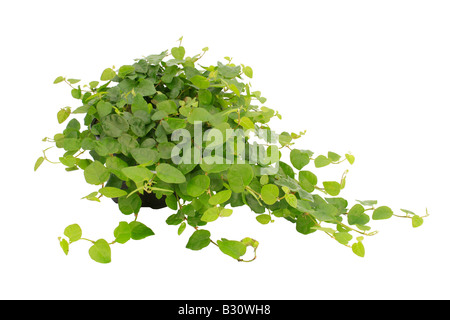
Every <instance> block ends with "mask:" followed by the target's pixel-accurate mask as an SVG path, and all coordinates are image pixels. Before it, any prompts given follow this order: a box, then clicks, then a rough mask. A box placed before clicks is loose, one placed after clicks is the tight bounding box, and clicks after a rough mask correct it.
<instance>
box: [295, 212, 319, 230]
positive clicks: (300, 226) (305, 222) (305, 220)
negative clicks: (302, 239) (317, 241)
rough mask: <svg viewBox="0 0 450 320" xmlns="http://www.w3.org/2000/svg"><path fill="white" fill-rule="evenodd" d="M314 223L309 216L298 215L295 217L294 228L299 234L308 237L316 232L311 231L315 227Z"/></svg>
mask: <svg viewBox="0 0 450 320" xmlns="http://www.w3.org/2000/svg"><path fill="white" fill-rule="evenodd" d="M314 222H315V220H314V219H313V218H312V217H311V216H309V215H306V214H305V215H299V216H298V217H297V221H296V224H295V228H296V230H297V231H298V232H299V233H301V234H303V235H308V234H311V233H314V232H316V231H317V230H316V229H312V228H313V227H314V226H315V223H314Z"/></svg>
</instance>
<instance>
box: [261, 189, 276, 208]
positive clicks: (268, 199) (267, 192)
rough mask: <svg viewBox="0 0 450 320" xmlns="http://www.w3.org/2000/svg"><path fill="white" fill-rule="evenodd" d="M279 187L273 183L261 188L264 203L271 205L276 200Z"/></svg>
mask: <svg viewBox="0 0 450 320" xmlns="http://www.w3.org/2000/svg"><path fill="white" fill-rule="evenodd" d="M279 194H280V189H279V188H278V187H277V186H276V185H274V184H266V185H264V186H263V187H262V189H261V197H262V199H263V201H264V202H265V203H267V204H268V205H272V204H274V203H275V202H277V200H278V195H279Z"/></svg>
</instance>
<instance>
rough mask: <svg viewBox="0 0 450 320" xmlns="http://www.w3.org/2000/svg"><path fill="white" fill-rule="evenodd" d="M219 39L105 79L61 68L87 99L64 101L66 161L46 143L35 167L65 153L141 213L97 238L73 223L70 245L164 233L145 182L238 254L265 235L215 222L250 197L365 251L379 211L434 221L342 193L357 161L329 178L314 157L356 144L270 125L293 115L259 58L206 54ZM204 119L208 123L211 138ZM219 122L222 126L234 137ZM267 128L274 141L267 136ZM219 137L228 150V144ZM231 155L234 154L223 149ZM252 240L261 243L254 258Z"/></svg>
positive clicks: (303, 230) (194, 239) (104, 247)
mask: <svg viewBox="0 0 450 320" xmlns="http://www.w3.org/2000/svg"><path fill="white" fill-rule="evenodd" d="M207 50H208V48H204V49H203V50H202V53H201V54H197V55H195V56H193V57H188V56H186V53H185V49H184V47H183V46H182V45H181V39H180V43H179V46H177V47H174V48H172V49H171V50H170V52H169V51H164V52H162V53H160V54H155V55H149V56H147V57H145V58H142V59H136V60H135V62H134V63H133V64H130V65H124V66H121V67H119V68H115V67H111V68H107V69H105V70H104V71H103V72H102V73H101V75H100V79H99V80H100V81H92V82H89V83H88V84H86V85H80V84H79V83H80V80H78V79H71V78H66V77H58V78H56V80H55V81H54V83H55V84H56V83H66V84H67V85H69V86H70V90H71V95H72V97H73V98H74V99H76V100H77V102H78V103H79V107H77V108H72V107H64V108H62V109H61V110H60V111H59V112H58V113H57V121H58V123H60V124H63V123H64V124H65V129H64V130H63V131H62V132H61V133H58V134H56V135H54V137H53V138H45V139H44V141H46V142H50V143H53V144H54V145H55V147H56V148H58V149H60V150H62V151H63V152H64V154H63V155H62V156H61V157H60V158H59V161H50V160H49V159H48V157H47V153H46V151H47V150H48V149H50V148H48V149H46V150H44V152H43V155H42V156H41V157H39V159H38V160H37V161H36V164H35V167H34V169H35V171H36V170H37V169H38V168H39V167H40V166H41V165H42V163H43V162H44V161H48V162H51V163H61V164H62V165H63V166H65V170H66V171H77V170H82V171H83V174H84V178H85V180H86V183H87V184H89V185H91V186H95V187H96V188H98V190H97V191H95V192H92V193H90V194H88V195H86V196H84V197H83V199H87V200H90V201H97V202H100V200H101V198H115V199H118V208H119V210H120V211H121V212H122V213H123V214H124V215H127V216H128V215H134V219H133V220H132V221H131V222H127V221H122V222H120V223H119V225H118V226H117V228H116V229H115V230H114V232H113V235H114V237H113V238H112V241H110V242H108V241H106V240H104V239H99V240H95V241H94V240H89V239H85V238H83V237H82V230H81V228H80V227H79V226H78V225H76V224H74V225H71V226H68V227H67V228H66V229H65V231H64V236H65V238H61V237H60V238H59V240H60V245H61V248H62V249H63V251H64V253H65V254H68V253H69V247H70V246H71V245H72V243H74V242H77V241H80V240H86V241H90V242H91V243H92V247H91V248H90V249H89V255H90V257H91V258H92V259H93V260H95V261H97V262H99V263H109V262H110V261H111V248H110V246H111V245H112V244H116V243H119V244H125V243H126V242H128V241H130V240H142V239H144V238H147V237H149V236H152V235H154V232H153V231H152V230H151V229H150V228H149V227H147V226H146V225H144V224H143V223H142V222H139V221H137V219H138V216H139V213H140V211H141V207H142V200H141V195H142V194H144V193H154V194H155V195H156V197H157V198H163V199H165V202H166V204H167V206H168V207H169V208H170V209H172V210H173V211H174V213H173V214H171V215H170V216H169V217H168V218H167V223H168V224H169V225H173V226H177V228H178V229H177V230H178V234H179V235H180V234H182V233H183V232H186V231H187V230H186V227H187V226H188V225H189V226H190V227H192V228H193V229H194V230H193V233H192V235H191V236H190V238H189V241H188V243H187V245H186V247H187V248H188V249H191V250H201V249H203V248H205V247H207V246H209V245H210V244H213V245H215V246H217V247H218V249H220V251H222V252H223V253H225V254H226V255H228V256H230V257H232V258H233V259H236V260H238V261H252V260H254V259H255V258H256V249H257V248H258V245H259V243H258V241H256V240H254V239H251V238H244V239H242V240H241V241H236V240H228V239H224V238H222V239H220V240H216V241H214V240H213V239H212V236H211V233H210V232H209V231H208V230H206V229H205V228H206V226H207V224H208V223H217V221H219V220H221V219H227V217H229V216H230V215H231V214H232V213H233V210H235V208H236V207H240V206H247V207H249V208H250V209H251V210H252V211H253V212H254V213H255V218H256V219H255V220H256V221H258V222H259V223H261V224H270V223H272V222H274V220H275V219H282V220H285V221H289V223H292V226H293V229H295V230H297V232H299V233H300V234H302V235H309V234H312V233H314V232H317V231H319V232H323V233H324V234H326V235H327V236H329V237H330V238H332V239H334V240H336V241H337V242H338V243H340V244H342V245H344V246H347V247H349V248H351V249H352V251H353V252H354V253H355V254H356V255H358V256H361V257H362V256H364V255H365V249H364V246H363V243H362V241H363V239H364V236H371V235H374V234H375V233H376V232H373V231H371V227H370V226H369V222H370V221H371V220H383V219H389V218H391V217H392V216H400V217H404V218H410V219H411V221H412V225H413V227H418V226H420V225H422V223H423V217H420V216H418V215H416V214H415V213H413V212H411V211H409V210H402V211H403V213H404V214H402V215H396V214H394V212H393V210H391V209H390V208H389V207H387V206H377V201H358V203H356V204H354V205H353V206H351V205H349V203H348V201H347V200H346V199H344V198H342V197H339V194H340V192H341V190H342V189H343V188H344V187H345V177H346V172H345V173H344V175H343V176H342V178H341V179H340V180H338V181H323V182H322V183H319V181H318V178H317V176H316V174H314V173H313V172H312V171H311V170H312V169H313V168H322V167H325V166H328V165H331V164H339V163H342V162H344V161H347V162H348V163H350V164H353V163H354V161H355V158H354V156H353V155H351V154H345V156H343V157H342V156H341V155H338V154H336V153H334V152H329V153H328V154H326V155H317V156H315V155H314V153H313V152H312V151H310V150H300V149H296V148H295V147H294V143H295V140H297V139H299V138H300V137H301V136H302V135H303V134H304V132H300V133H289V132H282V133H280V134H277V133H275V132H273V131H272V130H270V127H269V125H268V124H269V121H270V120H271V119H272V118H273V117H277V118H279V119H281V115H280V114H279V113H278V112H276V111H274V110H273V109H270V108H268V107H266V106H264V104H265V102H266V99H265V98H264V97H262V96H261V93H260V92H259V91H253V90H252V88H251V85H250V84H249V83H248V82H246V80H248V79H250V78H252V77H253V70H252V68H251V67H249V66H246V65H237V64H234V63H233V62H232V59H231V58H229V57H226V58H225V61H224V62H223V63H222V62H218V63H217V65H211V66H203V65H201V64H199V63H198V61H199V59H200V58H201V57H202V56H203V55H204V54H205V53H206V51H207ZM69 119H70V120H69ZM79 119H80V120H79ZM212 129H215V131H214V130H212ZM180 130H185V132H186V131H187V132H188V133H189V134H190V135H191V136H193V137H194V139H192V140H195V141H194V143H193V145H192V146H191V147H189V148H190V150H189V151H191V155H190V156H189V160H192V158H195V157H197V161H190V162H189V161H184V162H183V161H181V162H180V161H175V158H176V157H175V158H174V155H175V156H177V155H181V153H180V149H179V144H178V142H179V141H180V140H176V141H174V134H175V133H177V132H179V131H180ZM195 130H197V131H200V132H201V136H200V138H199V139H197V137H196V135H195ZM230 130H234V131H236V130H238V131H239V130H240V132H242V133H243V134H242V139H241V140H240V141H237V140H238V139H237V138H236V136H233V135H231V136H228V135H227V132H229V131H230ZM214 133H221V134H222V138H221V139H218V138H217V135H216V134H214ZM255 136H256V138H261V139H263V141H262V142H255V141H256V140H257V139H256V138H255ZM213 137H216V138H213ZM178 138H180V137H178ZM181 138H182V137H181ZM261 139H260V140H261ZM230 141H231V143H229V142H230ZM185 142H186V141H185ZM189 142H192V141H191V140H189ZM255 146H256V147H257V148H259V149H258V150H259V152H257V155H256V156H255V154H254V153H253V154H252V153H251V152H243V151H249V150H250V149H252V147H255ZM219 147H221V148H222V150H224V149H225V151H226V155H218V151H217V150H219V149H218V148H219ZM51 148H52V147H51ZM184 150H186V149H184ZM252 150H254V149H252ZM183 152H185V151H183ZM279 152H287V153H289V159H290V163H285V162H282V161H275V160H273V159H274V156H276V157H275V158H277V159H278V157H279ZM183 156H184V154H183ZM220 156H222V160H223V161H217V159H218V158H220ZM184 159H185V158H184ZM212 159H215V160H216V161H211V160H212ZM274 167H275V168H276V170H273V168H274ZM249 247H250V248H251V249H252V250H253V251H254V253H255V255H254V257H253V258H252V259H250V260H244V258H243V256H244V254H245V253H246V252H247V248H249Z"/></svg>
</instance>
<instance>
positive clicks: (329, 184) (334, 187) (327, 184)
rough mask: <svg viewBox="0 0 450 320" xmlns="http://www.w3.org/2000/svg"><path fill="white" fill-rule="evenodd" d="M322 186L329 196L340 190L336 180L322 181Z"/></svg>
mask: <svg viewBox="0 0 450 320" xmlns="http://www.w3.org/2000/svg"><path fill="white" fill-rule="evenodd" d="M323 187H324V188H325V191H326V192H327V193H328V194H329V195H331V196H333V197H334V196H337V195H338V194H339V193H340V192H341V184H340V183H338V182H336V181H324V182H323Z"/></svg>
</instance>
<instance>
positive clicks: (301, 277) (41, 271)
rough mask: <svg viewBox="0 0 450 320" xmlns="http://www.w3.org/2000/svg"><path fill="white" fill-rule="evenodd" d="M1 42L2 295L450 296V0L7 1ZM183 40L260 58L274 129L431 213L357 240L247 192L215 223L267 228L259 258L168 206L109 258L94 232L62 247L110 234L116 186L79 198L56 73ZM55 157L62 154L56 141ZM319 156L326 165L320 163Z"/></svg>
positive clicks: (381, 193)
mask: <svg viewBox="0 0 450 320" xmlns="http://www.w3.org/2000/svg"><path fill="white" fill-rule="evenodd" d="M0 12H1V13H0V14H1V19H0V27H1V40H2V41H1V45H2V49H1V51H0V58H1V59H0V63H1V77H0V82H1V83H0V88H1V92H2V97H1V110H2V111H1V118H0V119H1V127H0V130H1V137H2V139H3V143H2V148H1V150H2V151H1V155H2V156H1V157H0V161H1V177H2V184H1V193H0V194H1V195H0V197H1V200H2V201H1V208H0V214H1V218H0V230H1V231H0V298H2V299H448V298H450V294H449V290H448V288H449V286H450V275H449V268H450V258H449V246H448V245H449V236H448V234H447V233H448V228H449V226H450V219H449V204H448V203H449V199H448V189H449V181H450V173H449V169H448V168H449V165H448V160H449V158H450V157H449V156H450V152H449V149H448V138H449V137H450V132H449V128H448V123H449V113H448V108H449V102H450V97H449V93H450V90H449V85H450V58H449V57H450V42H449V36H450V19H449V16H450V3H449V2H448V1H430V0H428V1H412V0H408V1H394V0H389V1H380V0H379V1H361V0H358V1H230V0H229V1H226V2H223V1H168V0H167V1H158V2H155V1H132V0H129V1H125V2H124V1H76V2H70V3H69V2H67V1H3V2H2V3H1V4H0ZM180 36H184V41H183V45H184V46H185V47H186V50H187V54H188V55H191V56H192V55H195V54H196V53H199V52H200V51H201V49H202V48H203V47H205V46H208V47H209V48H210V51H209V52H208V53H207V55H206V56H205V57H204V59H203V61H202V63H203V64H206V65H209V64H215V63H216V62H217V61H218V60H221V61H223V57H224V56H230V57H233V58H234V60H233V61H234V62H236V63H243V64H245V65H250V66H251V67H253V70H254V79H253V80H252V85H253V89H254V90H260V91H262V92H263V96H265V97H266V98H267V99H268V101H267V103H266V105H267V106H268V107H272V108H274V109H276V110H278V111H279V112H280V113H281V114H282V115H283V120H282V121H279V120H276V121H275V120H274V123H273V126H272V127H273V128H274V129H276V130H279V131H284V130H286V131H295V132H298V131H301V130H307V136H305V137H304V138H302V139H301V140H300V141H299V142H298V143H297V148H300V149H311V150H313V151H315V152H316V153H317V154H320V153H326V152H327V151H329V150H332V151H335V152H337V153H341V154H344V153H345V152H348V151H351V152H352V153H353V154H354V155H355V156H356V162H355V164H354V165H353V166H351V167H350V166H349V165H341V166H339V167H333V168H324V169H321V170H319V173H320V177H321V178H326V179H328V180H337V179H339V177H340V175H341V174H342V172H343V170H345V169H346V168H349V169H350V173H349V175H348V179H347V187H346V189H345V190H344V191H343V193H342V195H343V196H344V197H346V198H348V199H349V200H350V201H351V204H353V203H354V202H353V200H355V199H359V200H369V199H377V200H379V203H380V205H389V206H391V207H392V208H393V209H394V210H395V211H396V212H397V213H401V212H400V211H399V209H400V208H406V209H410V210H412V211H415V212H417V213H418V214H425V209H426V208H428V210H429V212H430V214H431V216H430V217H429V218H427V219H426V220H425V223H424V225H423V226H422V227H421V228H419V229H413V228H412V227H411V222H410V221H409V220H405V219H398V218H397V219H394V218H393V219H391V220H388V221H379V222H376V223H374V224H373V226H374V228H375V229H376V230H379V231H380V233H379V234H378V235H376V236H374V237H371V238H366V239H365V240H364V243H365V246H366V257H365V258H364V259H362V258H359V257H357V256H355V255H354V254H353V253H352V252H351V250H350V249H348V248H346V247H344V246H341V245H339V244H338V243H337V242H335V241H333V240H332V239H330V238H328V237H327V236H326V235H325V234H323V233H319V232H317V233H315V234H313V235H310V236H303V235H301V234H299V233H297V232H296V231H295V228H294V225H292V224H290V223H289V222H287V221H284V220H278V221H277V222H276V223H273V224H270V225H266V226H263V225H259V224H258V223H257V222H256V220H255V219H254V217H255V215H254V214H253V213H252V212H250V211H249V210H248V209H246V208H239V209H237V210H235V212H234V214H233V216H231V217H230V218H224V219H222V220H221V221H219V222H215V223H212V224H210V226H208V229H209V230H210V231H211V232H212V236H213V238H214V239H220V238H221V237H225V238H228V239H236V240H240V239H241V238H243V237H246V236H249V237H253V238H256V239H257V240H259V241H260V248H259V249H258V259H257V260H256V261H255V262H254V263H248V264H245V263H237V262H236V261H234V260H233V259H231V258H229V257H228V256H225V255H223V254H221V253H220V252H219V251H218V249H217V248H216V247H214V246H209V247H208V248H206V249H204V250H202V251H199V252H193V251H190V250H188V249H185V245H186V242H187V240H188V237H189V235H190V234H191V233H192V229H191V228H188V229H187V230H186V231H185V233H184V234H183V235H182V236H180V237H179V236H178V235H177V230H176V229H177V228H176V227H173V226H167V225H166V224H165V219H166V218H167V216H168V215H169V214H170V210H169V209H163V210H160V211H153V212H152V211H151V210H149V209H146V210H143V211H142V213H141V215H140V219H141V220H142V221H143V222H144V223H146V224H147V225H149V226H150V227H151V228H152V229H153V230H154V231H155V233H156V236H153V237H150V238H147V239H146V240H143V241H134V242H133V241H130V242H129V243H127V244H125V245H119V244H117V245H114V246H113V247H112V255H113V262H112V263H111V264H109V265H101V264H97V263H95V262H93V261H91V259H90V258H89V256H88V248H89V243H88V242H79V243H75V244H73V245H72V246H71V252H70V254H69V256H67V257H66V256H65V255H64V254H63V253H62V251H61V249H60V247H59V243H58V240H57V237H58V236H61V235H62V233H63V230H64V228H65V227H66V226H67V225H69V224H72V223H79V224H80V225H81V227H82V228H83V232H84V236H86V237H87V238H93V239H98V238H106V239H108V240H109V241H111V240H112V236H113V235H112V231H113V230H114V228H115V227H116V226H117V225H118V223H119V221H123V220H127V221H129V219H131V217H125V216H123V215H121V214H120V212H119V210H118V208H117V207H116V206H115V204H114V203H112V202H111V201H108V200H107V199H106V201H103V202H102V203H101V204H97V203H93V202H89V201H86V200H80V198H81V197H83V196H85V195H87V194H88V193H90V192H91V191H94V190H95V188H93V187H92V186H89V185H87V184H86V183H85V182H84V178H83V176H82V172H73V173H66V172H65V171H64V169H63V168H62V167H61V166H52V165H50V164H49V163H45V164H44V165H43V166H42V167H41V168H40V169H39V171H38V172H36V173H34V172H33V165H34V162H35V160H36V159H37V158H38V157H39V156H40V155H41V150H42V149H43V148H44V147H45V146H46V144H45V143H43V142H41V139H42V138H44V137H46V136H53V135H54V134H55V133H57V132H60V131H62V128H63V127H64V126H63V125H58V123H57V121H56V113H57V111H58V110H59V109H60V108H62V107H66V106H72V107H77V106H78V103H77V101H76V100H74V99H72V98H71V96H70V90H69V88H68V87H66V86H65V85H64V84H59V85H53V84H52V82H53V80H54V79H55V78H56V77H57V76H60V75H62V76H67V77H72V78H79V79H83V81H84V82H83V83H88V82H89V81H92V80H99V77H100V74H101V72H102V71H103V69H105V68H107V67H111V66H112V65H115V66H120V65H122V64H129V63H132V62H133V61H132V60H133V59H134V58H138V57H141V56H143V55H148V54H155V53H160V52H161V51H163V50H165V49H170V48H171V47H173V46H175V45H177V39H178V38H179V37H180ZM49 155H50V156H52V157H53V158H55V159H57V157H58V156H59V154H57V153H50V154H49ZM313 171H317V170H315V169H313Z"/></svg>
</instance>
